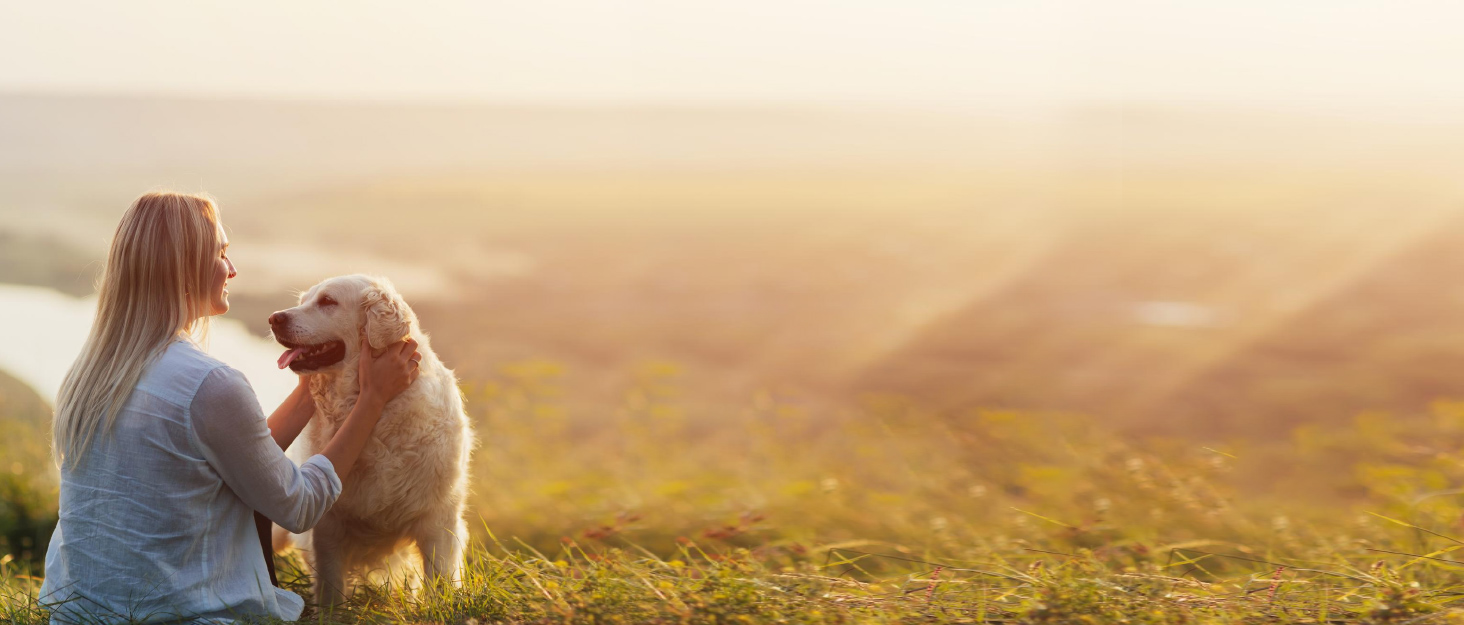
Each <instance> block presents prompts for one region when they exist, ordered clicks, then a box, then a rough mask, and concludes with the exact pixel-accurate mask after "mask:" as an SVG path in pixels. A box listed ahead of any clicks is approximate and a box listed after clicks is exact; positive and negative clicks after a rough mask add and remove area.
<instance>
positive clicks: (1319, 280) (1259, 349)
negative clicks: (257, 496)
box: [0, 94, 1464, 625]
mask: <svg viewBox="0 0 1464 625" xmlns="http://www.w3.org/2000/svg"><path fill="white" fill-rule="evenodd" d="M0 111H5V112H7V113H9V114H8V115H0V131H7V132H8V133H9V135H11V136H13V137H15V138H17V141H14V142H9V143H5V144H3V145H0V283H10V284H24V285H33V286H39V287H44V288H48V289H53V290H56V291H59V292H63V293H68V294H72V295H83V294H86V293H89V292H90V291H91V288H92V281H93V278H94V276H95V272H96V269H97V267H98V261H99V259H101V258H102V252H103V250H104V242H105V241H106V238H107V235H108V233H109V232H110V228H112V227H114V225H115V220H116V217H117V215H118V213H119V212H120V210H121V208H122V206H123V205H124V204H125V201H126V199H127V198H130V197H133V196H135V195H136V194H137V193H138V192H140V191H142V190H143V189H146V188H149V187H151V186H154V185H159V184H167V183H169V182H172V183H174V186H178V187H180V188H182V189H183V190H195V189H202V190H207V191H210V192H212V193H214V194H215V195H216V196H217V197H218V198H219V199H220V202H221V205H222V206H223V211H224V212H223V214H224V218H225V222H226V224H227V226H228V228H229V231H230V238H231V241H232V246H231V256H234V258H235V261H236V263H237V264H238V265H239V267H240V269H241V274H240V277H239V278H238V279H237V280H236V281H235V282H233V283H231V292H232V295H231V301H232V305H233V308H232V310H231V311H230V313H229V315H228V316H229V317H230V318H232V319H235V320H238V321H240V322H242V323H244V324H246V325H248V326H249V327H251V328H252V329H253V331H254V332H255V333H256V334H259V335H263V334H264V332H265V331H266V330H267V328H266V327H265V322H264V320H265V318H266V317H267V315H268V313H269V312H271V311H273V310H278V309H280V308H283V307H286V306H289V305H291V304H290V303H291V301H292V300H293V297H294V296H293V295H292V293H293V292H294V291H296V290H298V289H303V288H306V287H308V286H309V285H310V284H312V283H314V282H315V281H317V280H319V279H320V278H321V277H323V276H327V275H333V274H339V273H350V272H355V271H371V272H377V273H382V274H385V275H388V276H390V277H391V278H392V279H393V280H395V281H396V283H397V285H398V287H400V288H401V290H402V292H403V293H404V295H405V296H406V297H407V299H408V301H409V302H411V304H412V306H413V308H414V309H415V310H416V312H417V313H418V315H419V317H420V319H421V322H422V325H423V328H424V329H425V330H426V331H427V332H429V333H430V334H431V335H432V336H433V337H434V340H433V346H434V349H435V350H436V351H437V353H438V354H439V355H440V356H442V357H443V359H444V361H445V362H447V363H448V364H449V365H450V366H452V367H453V368H454V369H455V370H456V371H457V373H458V374H459V376H460V378H461V379H462V381H463V383H462V388H463V392H464V395H465V397H466V398H467V400H468V406H469V410H470V412H471V414H472V416H473V419H474V421H475V425H476V427H477V430H478V432H479V439H480V441H481V444H480V447H479V448H478V450H477V452H476V455H475V457H474V461H473V465H472V466H473V471H474V473H475V474H474V476H473V494H472V505H471V511H470V526H471V527H472V533H473V536H472V548H473V550H472V553H471V555H470V558H469V563H470V567H469V575H468V577H467V579H466V580H464V582H465V583H464V585H463V587H462V588H461V589H433V590H429V591H424V592H422V593H420V594H415V595H412V594H404V593H403V592H402V591H401V589H394V588H390V587H381V586H373V585H370V584H368V585H365V586H363V587H362V588H361V589H360V591H359V592H358V593H357V595H356V596H355V597H354V598H353V599H352V601H351V602H350V603H349V604H348V605H347V606H346V608H345V609H344V610H342V611H339V612H334V613H328V614H326V613H321V612H319V611H316V610H314V609H313V608H310V609H308V612H307V614H306V620H309V621H315V622H323V623H324V622H330V623H385V622H412V623H452V624H454V625H458V624H473V625H486V624H487V623H498V622H502V623H561V622H563V623H606V622H624V623H644V622H653V623H655V622H659V623H737V622H758V623H761V622H786V623H825V622H828V623H858V622H874V623H881V622H885V623H892V622H900V623H906V622H931V623H957V622H992V623H1016V622H1034V623H1035V622H1052V623H1074V622H1079V623H1080V622H1088V623H1113V622H1130V623H1369V622H1395V623H1435V622H1438V623H1442V622H1456V621H1464V605H1460V604H1459V602H1458V600H1457V598H1458V597H1460V596H1464V595H1461V594H1460V593H1461V589H1464V587H1461V586H1460V585H1459V582H1460V580H1461V579H1464V576H1460V575H1459V573H1458V571H1459V568H1460V567H1461V566H1464V560H1458V559H1456V558H1455V556H1456V555H1457V552H1458V550H1459V549H1461V548H1464V507H1461V505H1460V504H1461V500H1460V495H1461V494H1464V491H1461V490H1460V489H1459V485H1461V484H1464V456H1460V454H1459V450H1460V448H1461V446H1464V403H1455V402H1452V401H1450V400H1449V398H1456V399H1457V398H1464V376H1460V375H1458V373H1457V372H1458V371H1459V370H1460V368H1461V367H1464V291H1461V290H1460V289H1458V288H1456V287H1455V286H1454V285H1455V283H1456V276H1457V275H1459V273H1460V272H1461V271H1464V211H1461V209H1460V206H1459V204H1458V202H1457V198H1459V197H1460V196H1461V193H1464V187H1461V186H1460V185H1459V183H1458V176H1457V172H1455V171H1454V170H1453V168H1452V167H1451V163H1455V162H1458V156H1459V155H1458V150H1459V148H1458V146H1459V145H1464V142H1461V141H1458V140H1456V139H1458V138H1459V137H1461V136H1464V129H1461V128H1459V127H1456V126H1437V127H1435V126H1430V125H1427V124H1420V125H1417V126H1411V125H1410V126H1397V127H1395V126H1387V125H1384V126H1370V127H1368V128H1369V129H1370V130H1369V132H1362V131H1361V130H1360V129H1359V127H1357V126H1356V125H1355V124H1353V123H1351V122H1349V121H1347V120H1331V121H1328V120H1326V119H1311V118H1306V119H1292V118H1286V119H1280V118H1274V117H1272V116H1268V115H1263V114H1259V113H1256V114H1252V115H1246V114H1239V115H1229V114H1226V115H1220V114H1214V115H1212V114H1209V113H1204V112H1203V111H1200V112H1195V111H1189V112H1186V111H1168V112H1165V111H1162V110H1161V111H1149V112H1144V111H1135V110H1129V109H1122V110H1102V109H1099V110H1087V111H1077V112H1074V113H1073V115H1072V116H1061V117H1056V118H1050V119H1049V118H1040V119H1039V118H1035V117H1034V118H1031V119H1026V120H1021V119H1017V120H1000V119H978V118H976V117H962V116H956V117H949V118H947V117H941V116H927V115H916V116H906V117H897V118H886V117H879V116H876V117H868V118H866V117H858V116H843V115H836V114H830V113H828V112H822V111H784V112H776V111H756V110H755V111H745V110H732V111H721V110H680V111H664V110H635V109H624V110H621V109H615V110H608V111H597V110H578V109H563V110H559V109H553V110H518V109H512V108H501V107H500V108H492V107H487V108H475V107H409V106H404V107H391V106H384V105H365V104H361V105H344V104H329V105H327V104H309V103H270V104H267V105H266V104H261V103H258V102H228V101H193V100H176V99H175V100H168V99H159V100H156V101H154V100H149V99H146V98H137V99H129V98H121V99H118V98H110V99H109V98H86V97H59V96H58V97H29V96H21V97H17V96H5V95H3V94H0ZM0 134H6V132H0ZM144 139H145V140H144ZM139 141H141V143H139ZM280 146H291V147H290V148H289V149H282V148H281V147H280ZM78 180H84V181H86V183H85V184H77V182H76V181H78ZM0 348H3V346H0ZM48 410H49V409H48V408H47V406H46V404H45V402H44V401H42V400H41V399H39V398H37V397H35V396H34V393H33V392H32V391H30V390H29V389H27V388H25V387H24V385H21V384H20V383H18V382H16V381H14V380H12V379H10V378H9V377H7V376H5V375H3V374H0V541H3V542H0V580H3V582H0V588H3V597H0V620H4V621H6V622H13V623H18V624H22V625H31V624H35V623H41V622H44V621H45V618H46V615H45V614H44V612H42V611H40V610H39V609H38V608H36V606H35V602H34V593H35V592H36V589H37V587H38V585H39V579H38V576H39V575H40V574H41V572H42V571H41V569H40V556H41V554H40V548H39V547H40V546H41V545H44V544H46V540H47V537H48V535H49V532H50V529H51V527H52V526H53V525H54V522H55V517H56V509H55V505H56V504H55V501H56V484H55V477H54V471H53V470H52V469H50V460H49V458H48V455H47V453H46V447H45V446H46V440H47V435H46V432H45V420H46V415H47V413H48ZM279 563H280V565H281V567H282V570H284V571H285V572H286V574H285V575H284V583H285V584H287V585H289V586H290V587H292V588H293V589H295V590H296V591H298V592H300V593H301V594H303V595H308V579H307V578H306V577H304V576H303V574H302V573H301V572H300V567H299V566H298V565H299V564H300V560H299V555H298V554H284V555H282V556H281V557H280V560H279Z"/></svg>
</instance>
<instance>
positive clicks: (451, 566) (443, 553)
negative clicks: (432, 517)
mask: <svg viewBox="0 0 1464 625" xmlns="http://www.w3.org/2000/svg"><path fill="white" fill-rule="evenodd" d="M412 540H414V541H415V542H416V543H417V550H418V551H420V552H421V553H422V573H423V577H424V578H425V579H424V581H425V582H426V585H427V587H429V588H430V587H432V586H434V585H437V584H439V583H441V582H447V584H448V585H450V586H452V587H453V588H461V587H462V585H463V555H464V551H465V549H466V547H467V540H468V525H467V524H466V523H464V522H463V519H462V517H461V516H453V517H450V518H449V519H448V520H447V521H446V522H438V523H423V524H421V525H419V526H418V529H417V531H416V532H415V535H414V536H413V537H412ZM439 580H440V581H439Z"/></svg>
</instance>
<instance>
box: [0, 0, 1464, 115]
mask: <svg viewBox="0 0 1464 625" xmlns="http://www.w3.org/2000/svg"><path fill="white" fill-rule="evenodd" d="M1461 24H1464V4H1461V3H1457V2H1356V1H1346V0H1314V1H1287V0H1223V1H1211V2H1188V1H1180V0H1155V1H1152V2H1145V1H1136V0H1123V1H1115V2H1102V1H1067V2H1059V1H1050V0H1010V1H991V0H887V1H883V2H874V1H869V0H817V1H814V0H737V1H734V2H707V1H699V0H668V1H657V0H578V1H553V0H537V1H533V2H517V3H509V2H494V1H486V0H484V1H463V2H435V1H422V0H413V1H410V2H400V1H397V2H375V1H369V2H360V1H357V2H328V3H327V2H310V1H300V0H251V1H250V2H247V3H239V2H230V3H224V2H199V1H186V2H174V1H157V0H151V1H135V0H134V1H128V2H115V1H113V0H84V1H54V0H47V1H43V2H37V1H35V0H28V1H21V2H15V1H11V0H0V89H7V90H30V89H44V90H85V91H129V92H172V93H198V94H210V95H251V96H290V97H322V96H324V97H332V98H336V97H341V98H350V97H371V98H391V99H422V98H426V99H440V98H448V99H453V98H477V99H490V100H499V101H503V100H510V101H534V102H583V101H631V102H685V101H754V102H805V103H826V104H827V103H833V104H863V103H870V104H879V105H910V106H940V107H956V108H962V107H998V108H999V107H1007V106H1012V107H1031V106H1046V105H1052V106H1063V105H1067V104H1070V103H1074V102H1089V101H1109V102H1111V101H1164V102H1179V103H1216V104H1223V105H1242V106H1257V107H1285V108H1303V109H1308V110H1322V109H1326V110H1330V111H1337V112H1346V111H1352V110H1389V111H1411V110H1415V109H1418V110H1425V109H1427V110H1436V111H1437V110H1443V111H1451V110H1453V108H1454V107H1456V106H1461V105H1464V80H1461V79H1460V78H1459V75H1458V72H1459V69H1460V67H1464V36H1461V35H1460V32H1459V27H1460V25H1461Z"/></svg>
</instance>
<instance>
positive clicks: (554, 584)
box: [0, 362, 1464, 624]
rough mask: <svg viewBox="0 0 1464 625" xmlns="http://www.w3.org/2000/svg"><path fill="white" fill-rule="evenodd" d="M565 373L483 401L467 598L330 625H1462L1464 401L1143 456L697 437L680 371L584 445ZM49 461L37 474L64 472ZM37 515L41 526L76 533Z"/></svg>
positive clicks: (806, 425)
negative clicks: (1463, 450) (1457, 624)
mask: <svg viewBox="0 0 1464 625" xmlns="http://www.w3.org/2000/svg"><path fill="white" fill-rule="evenodd" d="M561 373H562V372H561V369H560V368H559V367H557V366H555V365H553V364H551V363H545V362H523V363H517V364H513V365H510V366H505V367H504V368H503V369H502V370H501V371H500V374H499V375H497V376H495V377H493V378H492V379H490V380H485V381H481V382H478V383H472V384H467V385H465V387H464V390H465V393H466V395H467V397H468V398H469V401H470V405H471V407H472V414H473V416H474V418H475V421H476V423H477V427H478V428H479V430H480V431H481V432H482V433H483V434H484V437H483V438H484V442H483V445H482V446H481V447H480V448H479V450H478V452H477V457H476V461H475V463H474V467H475V472H476V476H475V485H476V486H475V492H474V494H473V506H472V512H471V514H472V515H473V522H472V523H471V525H472V526H473V534H474V536H473V554H472V557H471V559H470V562H471V567H470V573H469V577H468V579H466V580H465V584H464V586H463V588H461V589H454V590H442V589H438V590H434V591H430V592H428V591H424V592H422V593H420V594H418V595H416V596H411V595H404V594H402V593H400V592H398V591H395V590H392V589H390V588H385V587H375V586H370V585H366V586H363V587H362V588H361V589H360V590H359V591H358V593H357V595H356V597H355V598H354V599H353V600H352V601H351V602H350V603H349V604H348V606H347V608H346V609H345V610H344V611H341V612H338V613H331V614H321V613H318V612H313V611H312V612H311V613H309V615H308V616H307V618H308V619H310V620H316V621H319V622H348V623H353V622H442V623H475V622H476V623H490V622H512V623H540V622H545V623H552V622H566V623H570V622H572V623H604V622H626V623H638V622H668V623H669V622H677V623H683V622H684V623H728V622H731V623H737V622H788V623H822V622H831V623H847V622H933V623H945V622H949V623H957V622H1091V623H1110V622H1131V623H1175V622H1190V623H1252V622H1283V623H1325V622H1334V623H1335V622H1341V623H1352V622H1356V623H1363V622H1399V623H1402V622H1408V623H1425V622H1440V623H1442V622H1454V621H1455V620H1457V619H1459V618H1461V617H1464V605H1459V604H1460V599H1459V597H1460V594H1459V586H1458V583H1459V577H1458V569H1459V567H1461V566H1464V561H1456V560H1455V559H1454V557H1453V555H1454V554H1455V552H1456V551H1457V550H1458V549H1460V548H1461V546H1464V542H1461V540H1460V538H1461V537H1464V531H1461V527H1460V519H1461V516H1460V515H1461V508H1460V506H1459V505H1458V503H1459V491H1457V490H1452V489H1448V488H1446V487H1447V486H1448V485H1451V484H1457V483H1459V480H1461V479H1464V462H1461V461H1460V460H1459V459H1458V456H1457V455H1456V453H1455V452H1456V451H1457V449H1458V448H1459V447H1460V445H1461V444H1464V404H1452V403H1446V402H1440V403H1437V404H1435V405H1434V406H1433V407H1432V409H1431V410H1429V411H1427V412H1425V413H1421V414H1416V415H1394V416H1388V415H1365V416H1362V417H1359V418H1357V419H1356V420H1354V421H1353V422H1352V423H1351V424H1350V425H1349V426H1347V427H1339V428H1331V429H1326V430H1323V429H1319V428H1301V429H1297V430H1295V431H1293V432H1290V433H1289V435H1286V436H1279V435H1278V436H1277V437H1276V439H1275V440H1273V441H1271V442H1269V443H1264V444H1262V443H1251V444H1236V445H1233V446H1227V447H1197V446H1194V445H1191V444H1187V443H1181V442H1179V441H1175V440H1148V441H1135V440H1132V439H1125V438H1121V437H1118V436H1115V435H1113V434H1111V433H1110V432H1107V431H1105V429H1104V428H1103V427H1101V426H1100V425H1099V424H1098V423H1096V422H1094V421H1093V420H1091V419H1088V418H1085V417H1081V416H1078V415H1069V414H1056V413H1035V412H1014V411H972V412H965V413H941V412H933V411H927V410H925V409H922V408H921V407H919V406H918V405H915V404H912V403H909V402H907V401H904V400H900V399H897V398H893V397H868V398H866V400H865V401H864V402H863V403H862V405H861V406H859V407H858V408H855V409H851V410H849V411H847V412H843V413H839V414H819V413H817V412H814V411H810V409H808V408H807V407H806V406H802V405H799V404H797V403H791V402H788V401H785V400H783V399H781V398H779V397H778V396H776V395H770V394H763V395H759V396H756V397H753V398H750V400H749V401H748V402H747V403H746V404H745V405H742V406H739V407H738V408H739V409H738V416H737V417H736V418H735V419H731V420H728V421H722V422H716V423H710V422H706V421H698V420H696V419H695V418H694V417H695V415H690V414H687V412H686V410H685V408H684V405H683V404H682V398H681V397H680V396H679V394H678V388H679V385H680V382H681V380H680V378H681V377H682V375H683V373H682V372H680V371H678V370H677V369H676V368H675V367H673V366H670V365H664V364H663V365H647V366H645V367H643V368H641V369H639V370H637V371H636V372H635V374H634V376H633V377H634V378H635V379H636V383H635V384H634V385H631V386H629V387H627V388H625V389H623V391H624V395H623V401H622V402H621V403H620V404H619V405H618V406H616V407H614V409H613V410H608V411H606V412H605V413H604V414H603V415H602V417H603V419H601V420H598V421H594V422H586V421H579V422H574V421H570V420H568V419H567V418H566V414H565V409H564V407H563V406H562V405H561V404H560V398H561V397H562V389H561V388H560V386H559V384H560V380H561V379H562V376H561ZM12 423H14V422H12ZM7 439H10V440H14V437H7ZM32 440H33V439H32ZM31 452H32V453H34V454H37V456H33V457H30V458H27V459H26V460H25V462H27V463H30V462H37V463H39V462H44V459H43V458H42V457H39V454H40V450H36V449H32V450H31ZM10 477H15V476H10ZM7 483H8V484H12V486H10V488H16V486H14V482H7ZM31 486H33V487H36V488H45V486H44V485H41V484H32V485H31ZM35 499H36V500H37V502H39V503H37V504H36V505H37V506H38V507H37V509H35V510H32V512H33V513H39V514H40V515H53V514H54V509H48V508H46V507H45V505H46V504H45V503H44V502H45V501H47V500H49V498H47V497H36V498H35ZM12 501H17V500H16V499H12ZM12 505H14V504H12ZM51 505H54V504H51ZM22 547H23V545H22ZM12 553H15V550H14V546H13V547H12ZM292 563H298V561H297V560H294V559H293V557H285V558H282V560H281V565H282V567H284V568H285V570H286V571H297V569H296V568H293V567H292V566H291V564H292ZM3 566H4V570H5V580H6V581H5V584H6V586H5V592H6V597H5V599H4V604H3V606H0V610H3V614H4V615H5V617H6V618H7V619H8V621H9V622H15V623H23V624H29V623H40V622H44V616H43V614H41V613H40V612H38V611H37V610H36V609H35V608H34V607H33V593H34V592H35V588H36V581H35V578H34V577H32V576H31V575H32V574H34V573H35V572H36V570H35V568H34V567H35V562H33V561H29V560H27V559H26V551H25V550H24V549H23V548H22V549H20V550H19V553H18V557H10V558H7V560H6V562H5V563H4V565H3ZM286 580H287V582H286V583H288V584H289V585H291V586H292V587H293V588H295V589H296V590H298V591H300V592H302V593H303V592H306V589H307V588H308V582H307V581H306V580H305V579H303V578H301V577H299V576H298V574H296V573H294V572H287V574H286Z"/></svg>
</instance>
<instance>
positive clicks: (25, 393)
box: [0, 371, 51, 423]
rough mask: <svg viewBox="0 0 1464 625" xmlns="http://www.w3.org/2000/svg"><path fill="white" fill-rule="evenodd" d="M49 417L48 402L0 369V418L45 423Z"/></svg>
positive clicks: (49, 406)
mask: <svg viewBox="0 0 1464 625" xmlns="http://www.w3.org/2000/svg"><path fill="white" fill-rule="evenodd" d="M50 418H51V405H50V402H48V401H46V400H44V399H41V396H40V395H37V394H36V392H35V391H34V390H32V389H31V388H30V387H29V386H26V385H25V383H24V382H21V381H20V380H17V379H15V378H14V377H12V376H10V375H9V374H7V373H5V372H4V371H0V419H14V420H18V421H26V422H31V423H45V422H46V421H47V420H48V419H50Z"/></svg>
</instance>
